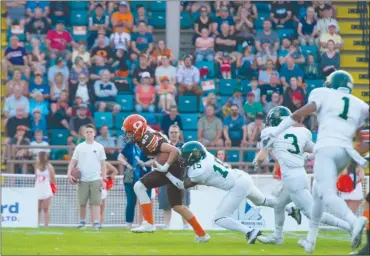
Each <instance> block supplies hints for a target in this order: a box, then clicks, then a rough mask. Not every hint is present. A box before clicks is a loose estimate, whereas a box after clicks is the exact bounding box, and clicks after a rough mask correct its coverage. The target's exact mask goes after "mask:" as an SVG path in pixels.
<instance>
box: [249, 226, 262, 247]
mask: <svg viewBox="0 0 370 256" xmlns="http://www.w3.org/2000/svg"><path fill="white" fill-rule="evenodd" d="M261 234H262V233H261V231H260V230H259V229H252V230H251V231H250V232H248V233H247V235H246V236H247V241H248V244H255V243H256V240H257V237H258V236H260V235H261Z"/></svg>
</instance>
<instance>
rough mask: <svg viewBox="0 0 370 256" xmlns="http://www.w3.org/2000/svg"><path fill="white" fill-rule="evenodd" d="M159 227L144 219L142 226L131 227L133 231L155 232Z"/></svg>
mask: <svg viewBox="0 0 370 256" xmlns="http://www.w3.org/2000/svg"><path fill="white" fill-rule="evenodd" d="M156 230H157V229H156V227H155V226H154V225H153V224H149V223H148V222H146V221H144V222H143V223H142V224H141V226H140V227H137V228H133V229H131V232H133V233H153V232H155V231H156Z"/></svg>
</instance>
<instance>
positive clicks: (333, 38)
mask: <svg viewBox="0 0 370 256" xmlns="http://www.w3.org/2000/svg"><path fill="white" fill-rule="evenodd" d="M162 4H164V6H165V3H162ZM181 4H182V6H181V8H182V11H183V13H188V14H189V15H190V17H191V19H192V21H193V25H194V27H193V40H192V42H191V43H192V44H193V45H194V48H193V51H191V52H188V53H187V54H185V56H180V57H179V58H178V59H176V58H175V57H174V55H173V54H172V51H171V49H168V48H167V46H166V43H165V42H164V41H162V40H156V38H155V36H154V34H155V31H156V29H157V28H156V24H155V22H154V20H155V19H154V18H153V17H155V16H156V15H157V14H156V12H154V11H151V10H150V6H151V2H144V1H143V2H140V1H139V2H131V3H130V2H125V1H121V2H115V1H101V2H99V1H90V2H82V1H81V2H75V1H74V2H72V1H71V2H67V1H50V2H49V1H23V0H19V1H7V2H6V3H5V6H6V8H7V23H8V28H9V31H8V47H7V48H6V50H5V52H4V56H3V58H2V59H3V60H2V70H3V72H4V77H5V80H6V85H5V86H6V90H5V92H6V95H5V97H6V98H5V106H4V110H3V116H4V118H5V121H6V137H7V143H10V144H17V145H29V144H30V143H31V145H48V144H49V143H51V144H60V143H57V142H55V141H52V135H51V133H52V132H53V130H58V131H60V130H64V131H67V136H66V139H65V142H64V143H65V144H67V145H71V146H73V145H76V144H78V143H79V142H81V141H82V140H83V137H82V136H81V134H82V132H83V128H84V125H87V124H89V123H94V122H98V121H99V120H97V118H98V117H99V116H104V115H100V114H101V113H103V114H104V113H109V114H110V115H111V116H112V117H113V121H112V120H110V121H111V122H112V123H113V125H98V127H99V129H100V130H99V136H98V138H97V140H98V142H100V143H102V144H103V145H104V146H106V147H111V146H120V145H121V144H120V142H119V139H118V137H119V135H120V132H119V130H120V128H121V127H120V126H119V123H120V122H114V120H116V118H118V117H124V116H125V115H124V114H126V116H127V115H128V114H130V113H133V112H136V113H143V114H144V115H146V116H147V117H149V118H148V122H149V123H150V124H151V125H152V126H153V127H154V128H156V129H160V130H162V131H163V132H164V133H167V132H168V129H169V127H170V125H172V124H174V123H177V124H178V125H179V126H180V128H181V129H182V130H184V129H185V127H183V126H184V125H185V124H184V117H183V115H182V114H183V112H182V109H181V105H180V99H184V98H183V96H194V97H195V98H196V99H197V100H196V101H195V102H196V103H195V104H196V105H197V104H199V106H197V108H196V109H195V111H194V112H195V113H197V114H198V117H199V120H197V121H196V122H197V123H196V125H195V130H197V132H196V133H197V134H196V136H194V137H193V139H197V140H198V141H200V142H202V143H203V144H204V145H205V146H209V147H224V146H226V147H256V144H257V146H258V140H259V135H260V132H261V130H262V129H263V128H264V127H265V125H264V118H265V116H266V114H267V113H268V112H269V110H270V109H272V108H273V107H275V106H281V105H283V106H286V107H288V108H289V109H290V110H292V111H294V110H296V109H298V108H300V107H301V106H303V105H304V104H305V102H306V100H307V96H308V94H309V92H310V90H312V88H313V87H315V86H322V81H321V80H322V79H325V77H326V76H327V75H329V74H330V73H331V72H333V71H335V70H338V69H339V68H340V49H341V47H342V45H343V40H342V38H341V36H340V35H339V31H340V28H339V25H338V22H337V21H336V20H335V12H336V10H335V6H333V5H332V3H331V1H330V0H317V1H282V0H279V1H274V2H267V1H266V2H263V1H262V2H261V1H258V2H254V1H244V0H243V1H218V0H217V1H214V2H205V1H198V2H191V1H182V2H181ZM167 11H169V10H167ZM318 80H319V81H318ZM311 82H312V83H313V85H312V84H310V83H311ZM315 82H316V83H315ZM230 85H231V86H230ZM230 87H231V89H230ZM127 95H131V98H129V97H127ZM130 99H131V101H132V102H127V101H130ZM131 103H132V104H131ZM192 107H193V106H192ZM179 110H180V111H179ZM199 110H200V111H199ZM185 112H189V111H185ZM203 112H204V113H203ZM122 113H124V114H122ZM154 113H155V114H154ZM100 121H101V120H100ZM121 121H122V119H121ZM305 122H306V124H307V126H308V127H309V128H310V129H311V130H313V131H315V129H317V124H316V121H315V118H313V117H312V118H309V119H308V120H306V121H305ZM182 138H183V139H185V140H187V139H189V137H187V135H186V134H185V132H184V133H183V135H182ZM108 151H109V152H108ZM107 153H108V158H109V159H110V160H113V159H117V155H118V151H114V150H108V149H107ZM34 155H35V152H34V151H27V150H24V149H23V150H19V151H18V152H17V155H16V156H17V157H18V158H19V159H22V158H29V157H32V156H34ZM62 155H63V154H62ZM58 157H59V154H56V155H54V156H53V158H58Z"/></svg>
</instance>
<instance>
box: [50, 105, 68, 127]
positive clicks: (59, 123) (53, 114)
mask: <svg viewBox="0 0 370 256" xmlns="http://www.w3.org/2000/svg"><path fill="white" fill-rule="evenodd" d="M68 107H69V106H65V107H63V106H61V105H60V104H57V103H51V104H50V112H49V116H48V124H49V125H48V126H49V129H69V124H68V119H69V113H68V110H69V108H68Z"/></svg>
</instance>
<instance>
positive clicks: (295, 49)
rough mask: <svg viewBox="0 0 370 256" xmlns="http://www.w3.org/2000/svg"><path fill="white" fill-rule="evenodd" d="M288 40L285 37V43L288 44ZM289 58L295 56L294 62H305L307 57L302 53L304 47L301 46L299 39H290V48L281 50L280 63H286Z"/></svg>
mask: <svg viewBox="0 0 370 256" xmlns="http://www.w3.org/2000/svg"><path fill="white" fill-rule="evenodd" d="M287 42H288V40H286V39H284V40H283V44H284V43H286V44H285V45H286V46H287V45H288V43H287ZM287 58H293V60H294V63H296V64H304V62H305V57H304V55H303V53H302V49H301V47H300V46H299V41H298V40H293V42H292V43H290V41H289V48H288V49H285V47H284V49H283V47H282V49H281V50H280V52H279V63H280V65H284V64H285V63H286V60H287Z"/></svg>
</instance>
